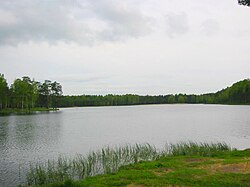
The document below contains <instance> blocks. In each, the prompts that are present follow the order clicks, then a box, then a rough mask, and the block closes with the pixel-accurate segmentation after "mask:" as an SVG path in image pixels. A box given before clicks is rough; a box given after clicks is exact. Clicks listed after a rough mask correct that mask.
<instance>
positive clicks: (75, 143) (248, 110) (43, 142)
mask: <svg viewBox="0 0 250 187" xmlns="http://www.w3.org/2000/svg"><path fill="white" fill-rule="evenodd" d="M188 140H193V141H202V142H204V141H207V142H211V141H213V142H214V141H219V142H221V141H224V142H226V143H229V144H230V145H231V146H233V147H236V148H238V149H245V148H249V147H250V106H222V105H147V106H122V107H96V108H94V107H88V108H69V109H61V110H60V111H59V112H52V113H40V114H36V115H29V116H7V117H0V186H1V187H4V186H15V185H17V184H19V183H20V182H22V181H23V179H24V173H25V172H23V171H25V169H26V168H27V167H28V165H29V163H33V162H37V161H39V162H43V161H46V160H47V159H51V158H57V157H58V155H67V156H74V155H75V154H76V153H82V154H86V153H88V152H89V151H91V150H96V149H98V148H101V147H104V146H107V145H110V146H115V145H122V144H126V143H129V144H134V143H145V142H148V143H150V144H154V145H155V146H156V147H158V148H163V147H164V145H165V144H166V142H172V143H175V142H179V141H188Z"/></svg>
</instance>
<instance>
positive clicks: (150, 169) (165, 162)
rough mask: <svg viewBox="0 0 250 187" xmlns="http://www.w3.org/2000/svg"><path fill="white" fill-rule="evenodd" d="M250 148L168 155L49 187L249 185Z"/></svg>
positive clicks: (231, 186)
mask: <svg viewBox="0 0 250 187" xmlns="http://www.w3.org/2000/svg"><path fill="white" fill-rule="evenodd" d="M249 156H250V150H246V151H232V152H224V153H222V154H220V155H217V156H213V157H205V156H168V157H165V156H163V157H161V158H158V159H157V160H155V161H141V162H139V163H136V164H131V165H127V166H123V167H121V168H120V169H119V171H118V172H117V173H112V174H105V175H97V176H94V177H87V178H86V179H85V180H81V181H73V180H67V181H65V182H61V183H60V182H58V183H54V184H50V185H44V186H49V187H64V186H68V187H71V186H72V187H80V186H81V187H93V186H94V187H109V186H128V187H137V186H138V187H139V186H159V187H160V186H211V187H212V186H214V187H216V186H217V187H221V186H227V187H237V186H246V187H247V186H250V157H249Z"/></svg>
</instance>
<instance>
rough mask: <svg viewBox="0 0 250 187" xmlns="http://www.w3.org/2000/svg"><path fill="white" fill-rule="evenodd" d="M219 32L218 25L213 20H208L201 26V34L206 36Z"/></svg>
mask: <svg viewBox="0 0 250 187" xmlns="http://www.w3.org/2000/svg"><path fill="white" fill-rule="evenodd" d="M218 31H219V23H218V22H217V21H216V20H214V19H208V20H206V21H204V22H203V23H202V24H201V32H202V33H203V34H205V35H207V36H213V35H215V34H216V33H217V32H218Z"/></svg>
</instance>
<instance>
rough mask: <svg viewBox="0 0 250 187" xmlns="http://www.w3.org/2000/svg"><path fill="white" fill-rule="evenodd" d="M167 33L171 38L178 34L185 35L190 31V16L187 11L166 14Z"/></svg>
mask: <svg viewBox="0 0 250 187" xmlns="http://www.w3.org/2000/svg"><path fill="white" fill-rule="evenodd" d="M166 26H167V34H168V36H170V37H171V38H172V37H174V36H176V35H183V34H186V33H187V32H188V31H189V26H188V16H187V14H186V13H180V14H175V13H169V14H168V15H166Z"/></svg>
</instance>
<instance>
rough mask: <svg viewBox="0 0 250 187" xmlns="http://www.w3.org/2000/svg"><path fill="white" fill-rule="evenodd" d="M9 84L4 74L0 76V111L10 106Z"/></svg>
mask: <svg viewBox="0 0 250 187" xmlns="http://www.w3.org/2000/svg"><path fill="white" fill-rule="evenodd" d="M8 92H9V88H8V84H7V81H6V79H5V78H4V75H3V74H0V110H1V109H3V108H7V105H8Z"/></svg>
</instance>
